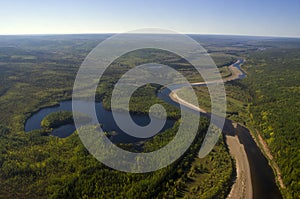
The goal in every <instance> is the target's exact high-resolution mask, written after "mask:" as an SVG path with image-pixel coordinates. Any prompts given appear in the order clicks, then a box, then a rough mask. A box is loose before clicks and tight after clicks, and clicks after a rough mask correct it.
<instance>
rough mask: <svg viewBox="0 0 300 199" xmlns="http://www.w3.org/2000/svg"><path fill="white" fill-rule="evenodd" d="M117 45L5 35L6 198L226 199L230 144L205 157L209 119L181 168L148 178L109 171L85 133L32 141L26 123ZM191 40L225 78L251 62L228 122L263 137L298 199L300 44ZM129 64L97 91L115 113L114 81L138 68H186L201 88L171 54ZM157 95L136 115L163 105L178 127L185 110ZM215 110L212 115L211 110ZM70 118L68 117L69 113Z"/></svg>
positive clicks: (0, 45) (123, 62)
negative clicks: (99, 51)
mask: <svg viewBox="0 0 300 199" xmlns="http://www.w3.org/2000/svg"><path fill="white" fill-rule="evenodd" d="M108 36H109V35H62V36H0V186H1V190H0V198H9V197H13V198H22V197H30V198H45V197H47V198H74V197H82V198H103V197H104V196H105V197H107V198H124V197H125V198H155V197H158V198H162V197H170V198H172V197H192V196H193V195H195V196H196V198H199V197H200V198H201V197H202V198H211V197H216V198H225V197H226V194H228V191H229V188H230V186H231V184H232V175H233V171H234V164H233V160H232V158H231V157H230V155H229V153H228V150H227V148H226V146H225V144H224V142H223V139H222V138H220V140H219V142H218V144H217V145H216V146H215V148H214V149H213V151H212V152H211V153H210V154H209V156H207V157H205V158H204V159H199V158H197V157H196V156H197V152H198V149H199V147H200V144H201V143H202V139H203V136H204V134H205V131H206V128H207V125H208V121H207V120H206V119H202V120H201V121H200V127H199V133H198V135H199V136H198V137H197V139H195V141H194V143H193V145H192V146H191V148H190V149H189V150H188V151H187V152H186V153H185V155H184V156H182V158H181V159H179V160H178V161H177V162H175V163H173V164H172V165H170V166H168V167H166V168H164V169H161V170H159V171H156V172H152V173H147V174H129V173H123V172H119V171H115V170H112V169H110V168H108V167H106V166H105V165H103V164H101V163H100V162H98V161H97V160H96V159H95V158H94V157H93V156H91V155H90V154H89V153H88V151H87V150H86V149H85V148H84V146H83V145H82V144H81V142H80V139H79V137H78V135H77V134H76V133H75V134H73V135H72V136H70V137H68V138H66V139H60V138H56V137H53V136H45V134H44V133H43V132H41V131H33V132H30V133H25V132H24V124H25V122H26V119H27V118H28V117H30V115H32V114H33V113H34V112H35V111H37V110H39V109H41V108H43V107H46V106H50V105H55V104H57V103H58V102H60V101H61V100H65V99H70V97H71V94H72V87H73V82H74V79H75V76H76V72H77V70H78V68H79V66H80V64H81V62H82V61H83V60H84V58H85V56H86V55H87V54H88V53H89V52H90V50H92V49H93V47H95V46H96V45H97V44H98V43H99V42H100V41H102V40H103V39H105V38H107V37H108ZM192 37H193V38H194V39H196V40H197V41H199V42H200V43H201V44H203V45H204V47H205V48H206V49H207V50H208V52H209V53H210V54H211V56H212V58H213V59H214V60H215V62H216V64H217V66H218V67H219V68H220V71H221V73H222V75H223V76H226V75H229V71H228V70H227V69H226V66H228V65H229V64H230V63H232V62H233V61H235V60H236V59H237V58H239V57H243V58H245V60H246V62H245V64H244V66H243V69H244V70H245V71H246V72H247V78H245V79H243V80H239V81H238V82H235V83H230V84H229V85H226V90H227V95H228V111H227V115H228V117H229V118H231V119H233V120H236V121H238V122H240V123H243V124H245V125H247V126H249V127H251V128H252V129H255V130H257V131H258V132H259V133H260V134H261V135H262V137H263V139H264V140H265V141H266V142H267V144H268V146H269V147H270V149H271V153H272V154H273V156H274V159H275V162H276V163H277V164H278V166H279V168H280V170H281V172H282V177H283V181H284V184H285V186H286V188H285V189H282V190H281V191H282V193H283V196H284V197H285V198H295V197H297V196H299V193H300V186H299V179H300V165H299V162H300V157H299V144H298V143H299V136H300V135H299V134H298V132H299V130H300V129H299V124H300V121H299V119H300V116H299V113H300V110H299V106H300V104H299V101H300V99H299V96H300V95H299V94H300V93H299V91H300V90H299V88H300V82H299V76H300V74H299V72H300V70H299V67H300V66H299V64H300V60H299V57H300V54H299V53H300V41H299V40H298V39H278V38H260V37H233V36H204V35H192ZM127 56H128V57H127V58H126V57H124V58H121V59H119V60H117V62H115V63H114V64H112V66H111V68H110V69H109V70H107V71H106V76H104V77H103V78H102V80H101V81H100V84H99V86H98V89H97V94H98V95H97V100H101V101H103V104H104V106H106V108H108V109H109V103H110V100H109V99H110V93H111V91H112V88H113V84H114V83H115V80H116V79H117V78H118V77H119V76H120V75H121V74H122V73H124V72H125V71H126V70H128V69H130V68H131V67H134V66H135V65H136V64H141V63H143V62H148V61H154V60H155V59H157V60H159V61H160V62H163V63H166V64H170V65H171V66H173V67H174V68H176V69H178V71H181V72H182V73H183V74H185V75H186V76H187V77H188V79H189V80H190V81H198V80H199V76H195V75H194V73H193V71H192V69H189V68H188V66H187V65H186V63H182V62H180V60H179V59H178V57H177V58H176V57H175V58H174V57H172V55H169V54H167V53H157V52H154V51H148V52H146V53H145V52H133V53H131V54H128V55H127ZM153 56H154V58H153ZM141 57H142V58H143V59H141ZM141 60H142V61H141ZM116 69H118V70H116ZM115 71H118V73H117V72H115ZM200 80H201V79H200ZM157 89H159V87H157V86H155V85H148V86H146V87H144V88H142V89H141V90H140V91H141V92H139V93H140V95H138V94H137V93H135V94H134V96H133V98H132V103H131V105H130V106H131V107H130V109H131V110H132V111H134V112H138V111H140V112H142V113H146V112H147V111H148V107H150V106H151V105H152V104H153V103H162V104H163V105H164V106H165V107H167V109H168V110H169V112H168V114H169V116H170V117H172V118H174V119H176V120H177V119H178V118H179V115H178V109H177V108H175V107H171V106H169V105H168V104H166V103H163V102H162V101H161V100H160V99H158V98H157V97H156V96H155V92H156V91H157ZM196 91H197V92H198V94H199V96H200V98H199V102H200V104H201V102H207V101H208V99H207V98H205V93H206V90H205V89H204V90H201V89H198V90H197V89H196ZM201 95H202V98H201ZM201 99H202V100H201ZM141 102H143V103H141ZM142 104H146V105H145V106H143V105H142ZM206 106H208V107H209V103H206ZM69 116H70V115H69ZM66 118H69V117H68V115H67V114H66ZM66 118H63V119H62V120H65V119H66ZM69 119H70V118H69ZM174 128H176V126H175V127H173V128H172V129H169V130H167V131H165V132H164V133H162V134H161V135H158V136H155V137H154V138H153V139H151V140H150V141H149V142H147V143H146V144H145V145H144V146H143V147H144V150H145V151H147V150H148V151H151V150H154V149H156V148H157V147H161V146H163V145H165V144H166V143H168V141H169V140H170V138H172V136H174V132H175V130H174ZM254 133H255V132H254ZM120 145H122V144H120ZM122 147H123V148H130V146H128V145H125V146H122ZM198 179H201V180H198ZM191 193H193V194H191Z"/></svg>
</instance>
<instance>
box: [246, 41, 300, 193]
mask: <svg viewBox="0 0 300 199" xmlns="http://www.w3.org/2000/svg"><path fill="white" fill-rule="evenodd" d="M299 56H300V43H297V42H295V43H294V44H293V45H292V47H291V46H287V47H286V46H284V43H283V44H281V45H280V46H279V47H278V48H272V49H268V50H265V51H261V52H256V53H253V54H250V55H249V56H248V57H247V62H246V65H245V68H246V70H247V72H248V73H249V75H248V76H247V78H246V79H245V80H244V81H243V84H244V85H245V86H246V87H247V89H248V90H249V93H250V94H251V96H252V103H251V104H250V118H251V120H252V125H253V126H254V127H255V128H256V129H258V131H259V133H260V134H261V135H262V137H263V139H264V140H265V141H266V142H267V144H268V146H269V148H270V149H271V153H272V155H273V156H274V158H275V162H276V163H277V164H278V166H279V168H280V170H281V173H282V178H283V183H284V185H285V186H286V188H283V189H281V191H282V193H283V194H284V197H285V198H297V197H299V193H300V184H299V179H300V153H299V142H300V134H299V132H300V104H299V102H300V78H299V77H300V70H299V69H300V62H299V59H298V57H299Z"/></svg>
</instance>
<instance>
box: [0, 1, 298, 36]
mask: <svg viewBox="0 0 300 199" xmlns="http://www.w3.org/2000/svg"><path fill="white" fill-rule="evenodd" d="M140 28H162V29H169V30H173V31H176V32H179V33H193V34H194V33H196V34H226V35H254V36H283V37H300V1H299V0H105V1H104V0H44V1H43V0H0V35H10V34H74V33H75V34H76V33H78V34H80V33H123V32H126V31H131V30H136V29H140Z"/></svg>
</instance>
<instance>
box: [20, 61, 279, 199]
mask: <svg viewBox="0 0 300 199" xmlns="http://www.w3.org/2000/svg"><path fill="white" fill-rule="evenodd" d="M242 63H243V60H242V59H240V60H238V61H237V62H236V63H234V64H233V65H232V67H235V68H236V69H238V70H239V71H240V72H241V73H240V74H239V75H237V76H236V77H232V78H230V77H229V81H233V80H237V79H242V78H245V77H246V75H245V73H244V72H242V70H241V68H240V65H241V64H242ZM203 85H205V84H203V83H195V84H193V86H203ZM184 86H186V85H174V86H173V87H172V89H174V90H177V89H180V88H182V87H184ZM170 93H171V90H169V89H162V90H161V91H160V92H158V93H157V95H158V97H159V98H161V99H163V100H164V101H165V102H167V103H169V104H171V105H174V106H179V104H178V103H177V102H175V101H174V100H173V99H171V98H170ZM76 103H77V105H78V106H79V107H82V112H83V113H84V112H85V111H84V110H85V107H86V106H88V103H93V102H86V101H77V102H76ZM95 108H96V112H97V117H98V121H99V123H101V124H102V125H103V126H102V129H103V130H104V131H106V132H112V131H115V132H117V134H116V135H115V136H112V137H111V138H110V139H112V142H114V143H119V142H123V143H134V142H140V141H145V139H141V138H136V137H132V136H130V135H128V134H126V133H125V132H123V131H122V130H121V129H119V128H118V126H117V125H116V123H115V121H114V119H113V116H112V113H111V112H110V111H107V110H106V109H104V108H103V106H102V103H95ZM185 108H186V109H189V107H188V106H185ZM61 110H66V111H72V101H62V102H60V103H59V105H58V106H53V107H47V108H43V109H41V110H40V111H38V112H36V113H35V114H33V115H32V116H31V117H30V118H29V119H28V120H27V121H26V124H25V131H26V132H30V131H32V130H37V129H41V125H40V124H41V121H42V120H43V118H44V117H45V116H47V115H48V114H50V113H53V112H56V111H61ZM191 111H195V110H191ZM118 114H120V116H121V117H122V116H124V117H125V115H124V114H122V113H118ZM202 115H203V116H205V117H208V118H209V117H210V114H209V113H202ZM131 116H132V119H133V120H134V121H135V122H136V123H137V124H139V125H141V126H145V125H147V124H148V123H149V122H150V120H149V117H148V116H147V115H137V114H131ZM98 121H92V123H94V124H97V123H98ZM233 123H235V122H234V121H231V120H228V119H226V121H225V125H224V128H223V133H224V134H225V135H227V136H235V135H236V136H237V137H238V140H239V142H240V144H242V145H243V146H244V149H245V151H246V154H247V158H248V161H249V166H250V172H251V182H252V189H253V198H254V199H269V198H270V199H277V198H278V199H280V198H282V196H281V194H280V191H279V189H278V187H277V185H276V183H275V176H274V173H273V170H272V168H271V167H270V166H269V164H268V161H267V159H266V158H265V156H264V155H263V154H262V152H261V151H260V149H259V147H258V146H257V144H256V143H255V141H254V139H253V138H252V136H251V134H250V132H249V130H248V129H247V128H246V127H244V126H242V125H239V124H238V125H237V127H236V128H234V127H233ZM173 125H174V121H173V120H167V121H166V124H165V126H164V127H163V129H162V130H161V132H162V131H164V130H166V129H168V128H171V127H172V126H173ZM74 130H75V126H74V125H72V124H68V125H63V126H60V127H59V128H56V129H54V130H53V132H52V135H53V136H57V137H60V138H65V137H68V136H70V135H71V134H72V133H73V132H74Z"/></svg>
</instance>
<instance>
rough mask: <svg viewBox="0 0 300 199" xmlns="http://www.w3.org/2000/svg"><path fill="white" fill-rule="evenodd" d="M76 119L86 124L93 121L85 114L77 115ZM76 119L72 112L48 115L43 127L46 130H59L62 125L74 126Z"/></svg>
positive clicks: (42, 123)
mask: <svg viewBox="0 0 300 199" xmlns="http://www.w3.org/2000/svg"><path fill="white" fill-rule="evenodd" d="M75 114H77V115H76V118H77V119H78V120H79V121H81V122H83V123H85V122H89V121H90V120H91V118H90V117H88V116H87V115H85V114H82V113H75ZM73 123H74V119H73V113H72V112H71V111H58V112H54V113H51V114H49V115H47V116H46V117H45V118H44V119H43V120H42V122H41V126H42V127H44V128H48V129H49V128H57V127H59V126H61V125H66V124H73Z"/></svg>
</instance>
